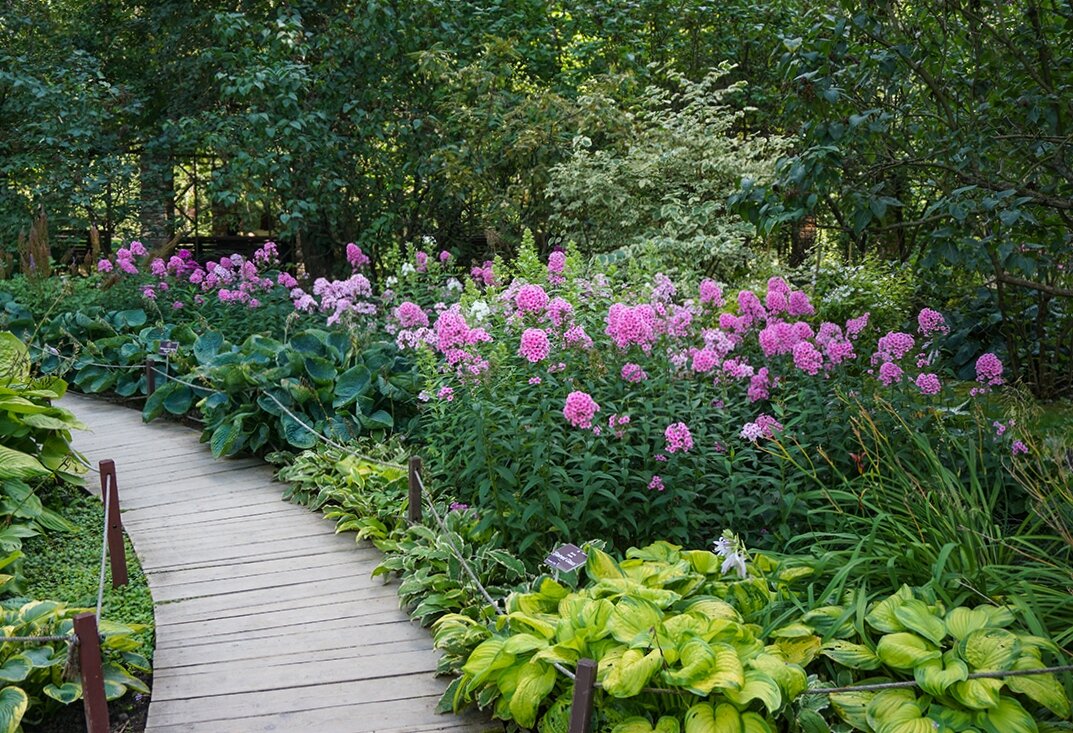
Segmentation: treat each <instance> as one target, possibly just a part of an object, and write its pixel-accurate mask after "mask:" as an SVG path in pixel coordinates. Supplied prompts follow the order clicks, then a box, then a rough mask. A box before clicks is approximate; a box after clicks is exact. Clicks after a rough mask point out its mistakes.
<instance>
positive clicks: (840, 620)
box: [801, 606, 857, 638]
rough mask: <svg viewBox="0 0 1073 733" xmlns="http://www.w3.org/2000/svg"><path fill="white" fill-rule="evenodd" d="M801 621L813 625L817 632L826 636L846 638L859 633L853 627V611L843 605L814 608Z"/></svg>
mask: <svg viewBox="0 0 1073 733" xmlns="http://www.w3.org/2000/svg"><path fill="white" fill-rule="evenodd" d="M801 623H803V624H806V625H807V626H809V627H811V628H812V630H813V631H814V632H815V633H816V634H818V635H819V636H822V637H824V638H830V637H832V636H835V637H839V638H846V637H850V636H854V635H855V634H856V633H857V632H856V630H855V629H854V628H853V622H852V620H851V612H847V611H846V609H845V608H843V607H842V606H823V607H822V608H814V609H813V610H811V611H809V612H808V613H806V614H805V615H804V616H802V617H801Z"/></svg>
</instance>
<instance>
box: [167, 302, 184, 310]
mask: <svg viewBox="0 0 1073 733" xmlns="http://www.w3.org/2000/svg"><path fill="white" fill-rule="evenodd" d="M185 307H186V303H184V302H182V301H181V300H176V301H173V302H172V304H171V309H172V310H174V311H179V310H182V309H183V308H185Z"/></svg>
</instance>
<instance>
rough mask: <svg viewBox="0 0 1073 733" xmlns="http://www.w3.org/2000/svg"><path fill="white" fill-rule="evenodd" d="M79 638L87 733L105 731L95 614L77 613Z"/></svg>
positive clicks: (102, 673) (99, 653)
mask: <svg viewBox="0 0 1073 733" xmlns="http://www.w3.org/2000/svg"><path fill="white" fill-rule="evenodd" d="M74 631H75V635H76V636H77V637H78V664H79V668H80V670H81V675H82V707H83V708H84V709H85V711H86V730H87V732H88V733H108V731H109V724H108V700H107V698H105V696H104V667H103V665H102V663H101V638H100V636H99V632H98V630H97V617H96V616H95V615H93V614H92V613H80V614H78V615H77V616H75V617H74Z"/></svg>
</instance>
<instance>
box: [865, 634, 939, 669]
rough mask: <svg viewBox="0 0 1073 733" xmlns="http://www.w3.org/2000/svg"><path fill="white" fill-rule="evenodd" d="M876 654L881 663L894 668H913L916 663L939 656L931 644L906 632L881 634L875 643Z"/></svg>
mask: <svg viewBox="0 0 1073 733" xmlns="http://www.w3.org/2000/svg"><path fill="white" fill-rule="evenodd" d="M876 654H878V655H879V658H880V659H882V660H883V664H886V665H887V666H888V667H893V668H895V669H913V668H914V667H916V666H917V665H918V664H922V663H924V662H926V661H928V660H930V659H938V658H939V657H940V656H941V653H940V652H939V650H938V649H936V648H935V647H934V646H933V645H931V644H929V643H928V642H927V641H926V640H924V639H921V638H920V637H919V636H917V635H916V634H910V633H908V632H902V633H898V634H886V635H885V636H883V637H882V638H881V639H880V640H879V644H877V645H876Z"/></svg>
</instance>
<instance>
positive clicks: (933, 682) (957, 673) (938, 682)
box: [913, 657, 969, 697]
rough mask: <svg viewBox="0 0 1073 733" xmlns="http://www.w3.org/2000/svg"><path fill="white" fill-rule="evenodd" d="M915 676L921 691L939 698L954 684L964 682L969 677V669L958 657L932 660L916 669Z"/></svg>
mask: <svg viewBox="0 0 1073 733" xmlns="http://www.w3.org/2000/svg"><path fill="white" fill-rule="evenodd" d="M944 661H945V662H946V664H944ZM913 676H914V677H915V678H916V681H917V684H918V685H920V689H922V690H924V692H926V693H928V694H929V695H933V696H935V697H939V696H941V695H943V694H944V693H945V692H946V690H947V688H948V687H950V686H951V685H953V684H954V683H956V682H964V681H965V679H966V678H967V677H968V676H969V667H968V665H966V664H965V663H964V662H963V661H961V660H960V659H958V658H957V657H952V658H950V659H945V660H944V659H932V660H931V661H928V662H924V663H923V664H921V665H919V666H918V667H917V668H916V669H914V670H913Z"/></svg>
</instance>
